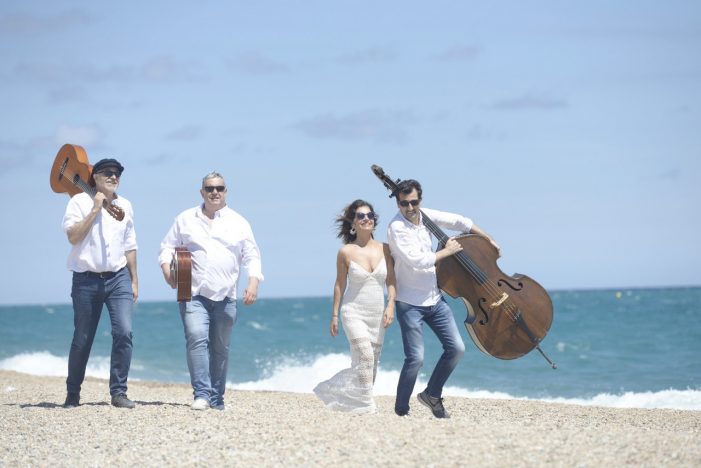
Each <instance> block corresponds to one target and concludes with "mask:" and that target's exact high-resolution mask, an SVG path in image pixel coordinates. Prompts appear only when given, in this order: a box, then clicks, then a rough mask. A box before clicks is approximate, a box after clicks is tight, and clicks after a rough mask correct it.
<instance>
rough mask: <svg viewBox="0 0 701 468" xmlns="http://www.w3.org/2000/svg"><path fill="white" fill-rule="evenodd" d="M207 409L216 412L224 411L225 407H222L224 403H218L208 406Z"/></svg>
mask: <svg viewBox="0 0 701 468" xmlns="http://www.w3.org/2000/svg"><path fill="white" fill-rule="evenodd" d="M209 407H210V408H212V409H215V410H217V411H226V406H224V403H219V404H217V405H209Z"/></svg>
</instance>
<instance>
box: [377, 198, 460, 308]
mask: <svg viewBox="0 0 701 468" xmlns="http://www.w3.org/2000/svg"><path fill="white" fill-rule="evenodd" d="M421 210H422V211H423V212H424V213H426V216H428V217H429V218H431V220H432V221H433V222H434V223H435V224H437V225H438V226H440V227H442V228H446V229H451V230H453V231H461V232H470V229H472V224H473V223H472V220H471V219H470V218H466V217H464V216H460V215H457V214H453V213H445V212H443V211H437V210H431V209H428V208H421ZM387 239H388V241H389V248H390V252H391V253H392V258H393V259H394V273H395V275H396V278H397V300H398V301H401V302H406V303H407V304H411V305H416V306H432V305H435V304H436V303H438V301H439V300H440V298H441V292H440V289H438V282H437V279H436V254H435V253H434V252H433V245H432V242H431V232H430V231H429V230H428V228H427V227H426V226H424V224H423V223H422V222H420V223H419V224H418V225H416V224H414V223H412V222H411V221H409V220H407V219H406V218H405V217H404V216H403V215H402V213H401V212H399V213H397V215H396V216H395V217H394V218H393V219H392V221H391V222H390V223H389V227H388V228H387Z"/></svg>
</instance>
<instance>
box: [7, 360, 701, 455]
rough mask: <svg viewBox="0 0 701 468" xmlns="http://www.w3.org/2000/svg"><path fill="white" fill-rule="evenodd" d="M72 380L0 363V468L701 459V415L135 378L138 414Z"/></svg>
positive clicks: (102, 384)
mask: <svg viewBox="0 0 701 468" xmlns="http://www.w3.org/2000/svg"><path fill="white" fill-rule="evenodd" d="M64 388H65V385H64V379H63V378H60V377H36V376H31V375H26V374H20V373H16V372H9V371H0V466H3V467H10V466H76V465H77V466H84V465H93V466H97V465H100V466H105V465H108V464H109V465H117V466H126V465H132V466H133V465H151V466H153V465H160V466H163V465H178V466H182V465H189V466H192V465H205V464H224V465H241V466H244V465H256V466H275V465H277V466H280V465H284V466H300V465H303V466H331V465H334V466H458V465H461V466H543V465H551V466H578V467H585V466H618V465H635V466H651V467H652V466H690V467H691V466H695V467H698V466H701V412H700V411H678V410H661V409H660V410H644V409H612V408H601V407H585V406H574V405H561V404H550V403H542V402H531V401H517V400H483V399H467V398H449V399H446V407H447V408H448V410H449V411H450V412H451V415H452V418H451V419H450V420H437V419H435V418H433V417H432V416H431V414H430V412H429V411H428V409H426V408H424V407H423V406H421V405H419V404H418V403H414V404H413V405H412V411H411V415H410V417H408V418H399V417H397V416H396V415H395V414H394V412H393V411H392V408H393V398H392V397H388V396H381V397H378V398H377V403H378V407H379V411H380V412H379V413H378V414H374V415H365V416H355V415H350V414H344V413H338V412H331V411H327V410H326V409H325V408H323V407H322V405H321V403H320V402H319V401H318V400H317V399H316V397H315V396H314V395H311V394H296V393H282V392H253V391H233V390H229V391H228V392H227V398H226V402H227V410H226V411H224V412H219V411H214V410H207V411H203V412H197V411H192V410H191V409H190V407H189V403H190V398H191V396H190V395H191V390H190V387H189V386H188V385H181V384H166V383H159V382H138V381H136V382H130V387H129V397H130V398H131V399H132V400H134V401H135V402H136V403H137V407H136V408H135V409H134V410H124V409H117V408H113V407H112V406H110V404H109V392H108V385H107V382H106V381H104V380H99V379H87V380H86V382H85V384H84V386H83V391H82V395H81V406H80V407H78V408H74V409H64V408H62V407H61V404H62V403H63V399H64V397H65V393H64Z"/></svg>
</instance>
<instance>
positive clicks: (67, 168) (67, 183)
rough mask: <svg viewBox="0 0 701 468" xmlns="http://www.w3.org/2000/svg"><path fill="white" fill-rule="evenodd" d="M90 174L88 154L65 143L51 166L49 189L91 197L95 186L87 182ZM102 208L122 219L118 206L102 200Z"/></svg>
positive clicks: (76, 146)
mask: <svg viewBox="0 0 701 468" xmlns="http://www.w3.org/2000/svg"><path fill="white" fill-rule="evenodd" d="M91 175H92V165H91V164H90V163H89V162H88V154H87V153H86V152H85V150H84V149H83V147H82V146H78V145H70V144H66V145H63V146H62V147H61V149H60V150H58V154H57V155H56V159H54V164H53V166H51V175H50V180H49V182H50V184H51V190H53V191H54V192H56V193H67V194H68V195H69V196H71V197H72V196H73V195H76V194H78V193H80V192H85V193H87V194H88V195H90V196H91V197H94V196H95V194H96V193H97V190H96V189H95V187H93V186H91V185H90V183H89V182H88V181H89V180H90V177H91ZM102 205H103V208H104V209H105V210H106V211H107V212H108V213H109V214H110V215H111V216H112V217H113V218H114V219H116V220H117V221H122V220H123V219H124V210H122V209H121V208H120V207H119V206H117V205H114V204H112V203H109V202H108V201H107V200H104V201H103V202H102Z"/></svg>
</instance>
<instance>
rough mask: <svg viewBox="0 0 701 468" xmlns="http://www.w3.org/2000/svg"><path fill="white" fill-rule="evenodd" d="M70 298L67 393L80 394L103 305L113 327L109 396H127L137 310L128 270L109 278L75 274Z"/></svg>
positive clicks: (125, 269) (123, 269)
mask: <svg viewBox="0 0 701 468" xmlns="http://www.w3.org/2000/svg"><path fill="white" fill-rule="evenodd" d="M71 297H72V298H73V324H74V327H75V330H74V331H73V342H72V343H71V350H70V353H69V355H68V378H67V379H66V388H67V390H68V392H69V393H80V386H81V384H82V383H83V380H84V379H85V368H86V367H87V365H88V358H89V357H90V349H91V348H92V344H93V340H94V339H95V332H96V331H97V324H98V323H99V322H100V315H101V314H102V306H103V305H106V306H107V310H108V311H109V314H110V322H111V324H112V355H111V360H110V395H112V396H114V395H117V394H119V393H126V392H127V377H128V375H129V367H130V365H131V352H132V332H131V319H132V312H133V309H134V300H133V295H132V289H131V275H130V274H129V270H128V269H127V268H126V267H125V268H122V269H121V270H119V271H118V272H117V273H116V274H115V275H114V276H112V277H110V278H99V277H97V276H93V275H90V274H88V273H73V288H72V291H71Z"/></svg>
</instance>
